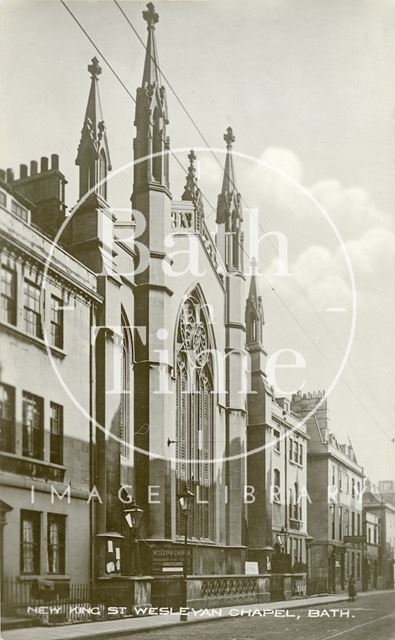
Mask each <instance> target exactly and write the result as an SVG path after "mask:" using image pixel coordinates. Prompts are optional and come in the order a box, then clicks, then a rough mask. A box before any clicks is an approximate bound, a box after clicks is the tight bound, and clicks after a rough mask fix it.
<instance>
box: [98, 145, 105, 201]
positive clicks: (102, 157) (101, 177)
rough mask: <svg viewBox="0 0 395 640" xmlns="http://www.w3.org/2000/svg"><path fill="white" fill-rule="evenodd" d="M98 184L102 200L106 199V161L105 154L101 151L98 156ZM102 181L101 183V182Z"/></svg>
mask: <svg viewBox="0 0 395 640" xmlns="http://www.w3.org/2000/svg"><path fill="white" fill-rule="evenodd" d="M97 177H98V183H99V185H100V186H99V193H100V195H101V196H103V198H104V199H106V198H107V181H106V177H107V159H106V154H105V153H104V151H103V149H102V150H101V152H100V156H99V170H98V176H97ZM102 180H103V182H102Z"/></svg>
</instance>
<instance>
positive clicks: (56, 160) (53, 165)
mask: <svg viewBox="0 0 395 640" xmlns="http://www.w3.org/2000/svg"><path fill="white" fill-rule="evenodd" d="M51 169H59V156H58V154H57V153H53V154H52V155H51Z"/></svg>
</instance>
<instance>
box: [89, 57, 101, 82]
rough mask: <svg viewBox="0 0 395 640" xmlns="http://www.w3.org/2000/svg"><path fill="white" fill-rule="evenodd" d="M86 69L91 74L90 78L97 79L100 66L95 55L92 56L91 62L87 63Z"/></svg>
mask: <svg viewBox="0 0 395 640" xmlns="http://www.w3.org/2000/svg"><path fill="white" fill-rule="evenodd" d="M88 71H89V73H90V74H91V77H92V80H93V79H95V80H97V78H98V76H100V74H101V66H100V64H99V61H98V59H97V58H96V56H95V57H94V58H92V64H89V65H88Z"/></svg>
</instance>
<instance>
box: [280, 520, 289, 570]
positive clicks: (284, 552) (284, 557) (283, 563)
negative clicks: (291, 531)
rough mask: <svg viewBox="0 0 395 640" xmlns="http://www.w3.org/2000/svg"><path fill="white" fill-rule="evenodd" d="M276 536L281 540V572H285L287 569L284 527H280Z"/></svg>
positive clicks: (286, 538) (285, 531)
mask: <svg viewBox="0 0 395 640" xmlns="http://www.w3.org/2000/svg"><path fill="white" fill-rule="evenodd" d="M278 537H279V538H280V541H281V547H282V552H281V553H282V556H283V557H282V561H281V565H282V566H281V573H287V572H288V571H289V567H288V545H287V543H288V531H287V529H286V528H285V527H281V531H280V533H279V534H278Z"/></svg>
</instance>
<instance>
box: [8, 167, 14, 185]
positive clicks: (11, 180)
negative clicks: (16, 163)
mask: <svg viewBox="0 0 395 640" xmlns="http://www.w3.org/2000/svg"><path fill="white" fill-rule="evenodd" d="M7 182H8V184H12V183H13V182H14V172H13V170H12V169H7Z"/></svg>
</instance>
